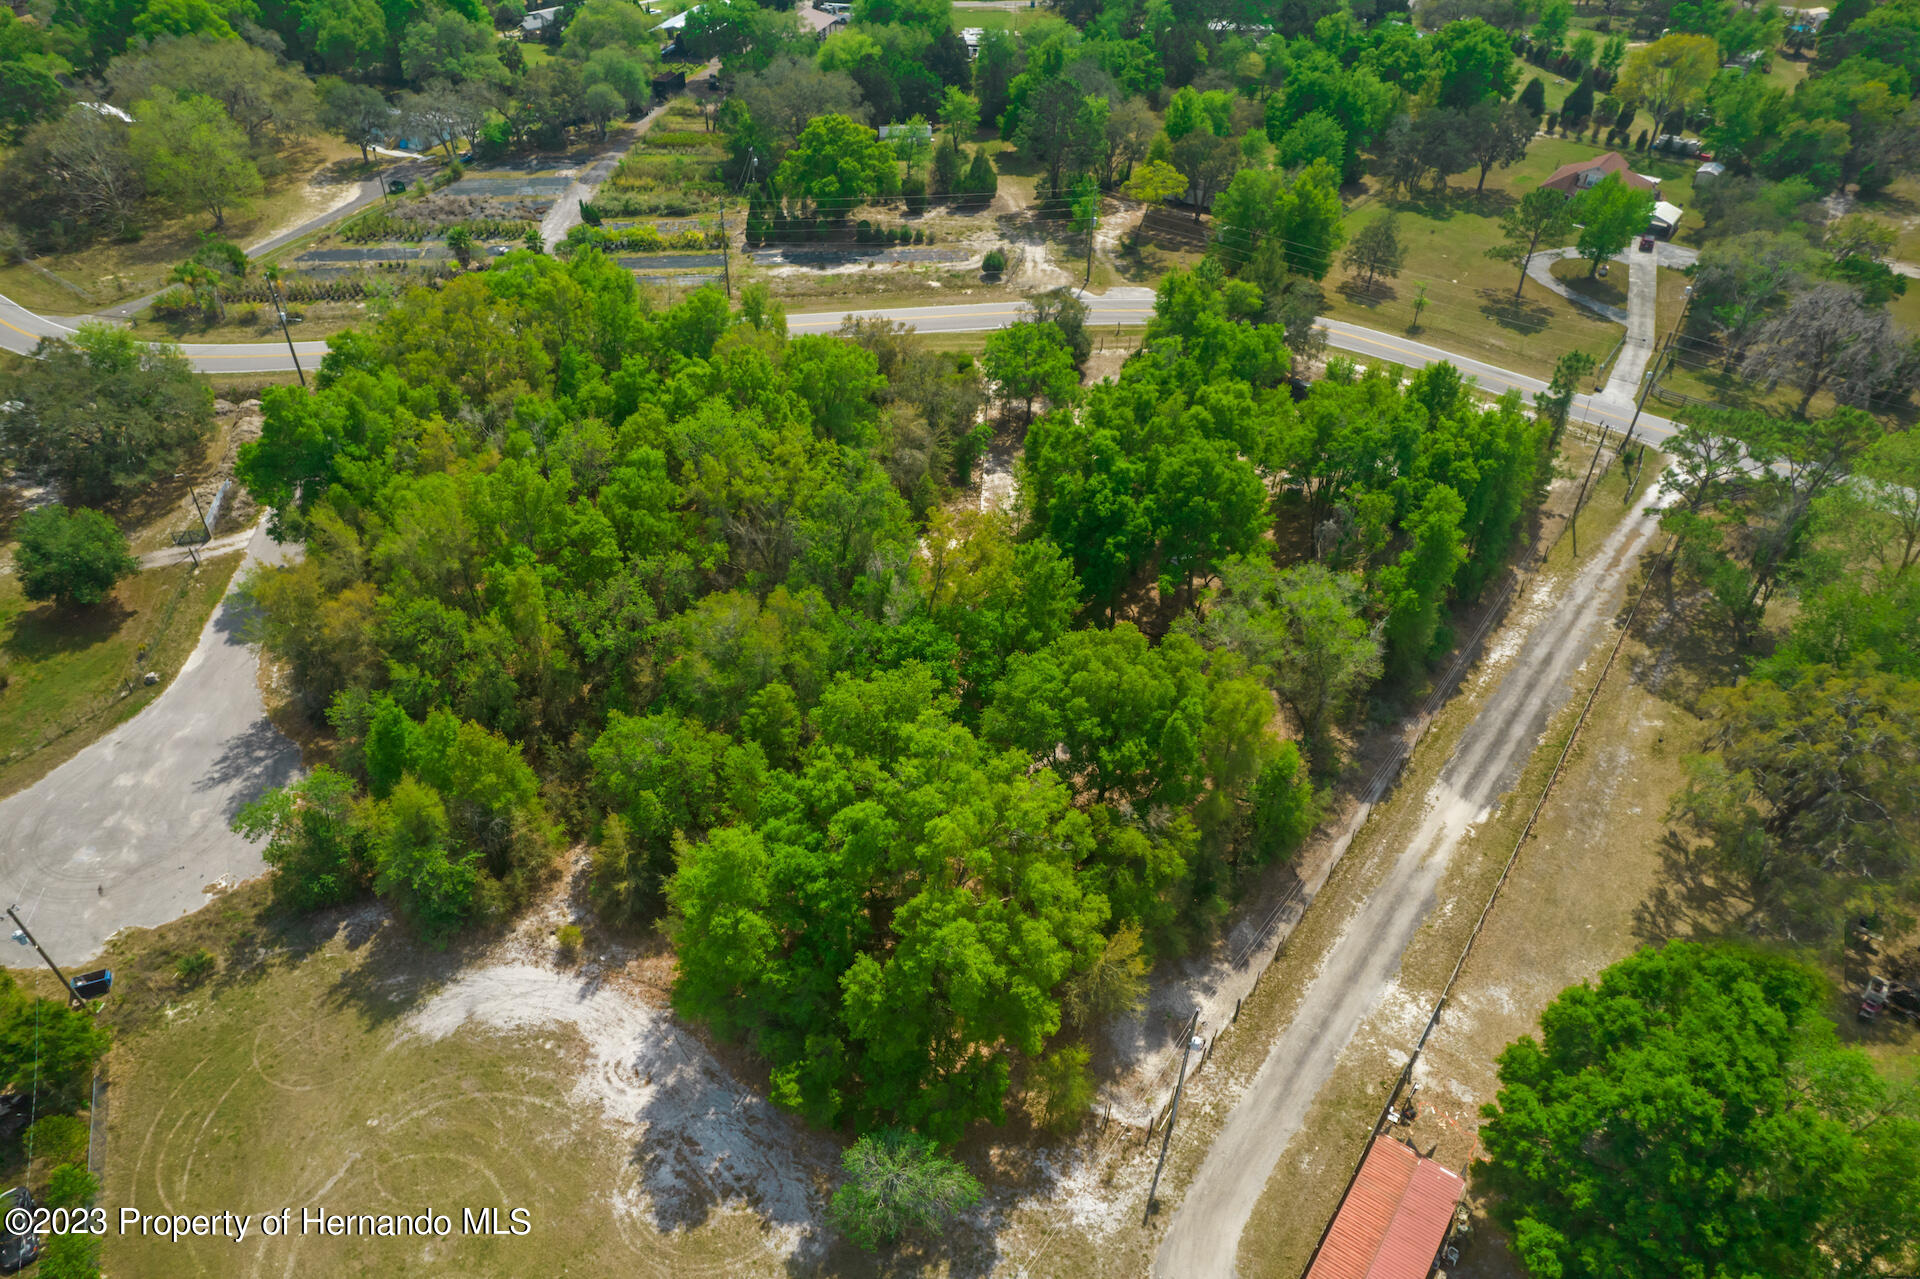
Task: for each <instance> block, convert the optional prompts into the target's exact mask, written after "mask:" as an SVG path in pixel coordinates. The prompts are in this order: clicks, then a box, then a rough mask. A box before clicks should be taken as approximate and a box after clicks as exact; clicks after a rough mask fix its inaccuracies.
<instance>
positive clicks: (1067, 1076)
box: [1032, 1044, 1095, 1136]
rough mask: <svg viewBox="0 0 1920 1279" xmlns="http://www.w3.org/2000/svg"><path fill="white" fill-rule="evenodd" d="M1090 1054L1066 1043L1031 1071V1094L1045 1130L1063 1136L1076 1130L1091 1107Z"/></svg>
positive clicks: (1082, 1047) (1092, 1091) (1078, 1045)
mask: <svg viewBox="0 0 1920 1279" xmlns="http://www.w3.org/2000/svg"><path fill="white" fill-rule="evenodd" d="M1088 1057H1089V1053H1088V1052H1087V1049H1086V1048H1085V1047H1084V1046H1083V1045H1080V1044H1068V1045H1067V1046H1066V1047H1064V1048H1060V1049H1057V1050H1055V1051H1054V1052H1050V1053H1048V1054H1047V1055H1046V1056H1045V1057H1043V1058H1041V1059H1040V1061H1039V1062H1038V1063H1036V1064H1035V1066H1034V1068H1033V1079H1032V1084H1033V1091H1034V1094H1035V1099H1036V1100H1037V1101H1038V1102H1039V1107H1040V1123H1041V1126H1042V1127H1044V1128H1046V1129H1047V1131H1049V1132H1053V1133H1058V1134H1060V1135H1062V1136H1065V1135H1066V1134H1067V1133H1070V1132H1073V1131H1074V1130H1075V1129H1077V1128H1079V1127H1080V1125H1081V1123H1082V1122H1083V1121H1084V1120H1085V1119H1086V1115H1087V1108H1088V1107H1089V1106H1091V1105H1092V1104H1093V1096H1094V1091H1095V1090H1094V1086H1093V1076H1092V1075H1091V1074H1089V1073H1088V1071H1087V1060H1088Z"/></svg>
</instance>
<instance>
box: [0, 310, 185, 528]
mask: <svg viewBox="0 0 1920 1279" xmlns="http://www.w3.org/2000/svg"><path fill="white" fill-rule="evenodd" d="M34 356H35V358H34V359H32V360H29V361H26V362H25V363H24V364H23V365H22V366H21V367H19V368H18V369H16V370H14V371H12V372H6V373H0V397H4V398H0V405H4V407H0V459H4V460H5V461H6V462H7V463H8V464H9V465H11V466H13V467H15V468H16V469H21V470H29V471H35V472H39V473H41V474H44V475H46V476H48V477H49V478H51V479H52V480H53V481H54V482H55V483H56V484H58V485H59V486H60V488H61V490H62V492H63V493H64V494H65V495H66V496H67V497H68V498H70V499H74V500H78V501H83V502H103V501H108V500H111V499H113V498H117V497H120V496H122V495H123V494H125V493H127V492H129V491H131V490H133V489H136V488H138V487H140V486H142V485H144V484H146V483H148V482H149V481H151V480H153V479H155V478H157V477H159V476H161V475H168V474H172V473H173V472H174V471H176V470H178V469H179V468H180V466H181V464H182V463H183V462H184V461H185V460H186V459H187V458H188V457H189V456H190V455H191V453H192V451H193V450H194V449H196V448H198V447H199V446H200V444H201V443H202V442H203V441H204V440H205V439H206V436H207V432H208V431H209V430H210V429H211V428H212V425H213V393H212V391H211V390H210V389H208V387H207V384H206V383H205V382H204V381H203V380H202V379H201V378H200V377H198V376H197V375H196V374H195V373H194V371H193V368H192V366H191V365H189V364H188V363H187V361H186V358H185V357H184V356H182V355H181V354H180V350H179V348H178V347H175V346H170V345H167V344H165V343H148V342H143V341H138V340H136V339H135V338H134V337H133V335H132V334H131V333H129V332H127V331H126V330H124V329H116V328H113V327H111V326H110V325H105V324H83V325H81V326H80V329H79V332H77V333H76V334H74V336H73V337H72V338H71V339H67V338H43V339H41V342H40V345H39V346H37V347H36V348H34Z"/></svg>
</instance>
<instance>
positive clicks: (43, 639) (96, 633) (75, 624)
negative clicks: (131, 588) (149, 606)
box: [4, 596, 134, 662]
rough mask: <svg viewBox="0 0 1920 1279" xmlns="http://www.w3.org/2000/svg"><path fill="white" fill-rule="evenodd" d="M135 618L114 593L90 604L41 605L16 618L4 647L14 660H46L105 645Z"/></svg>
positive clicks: (131, 611)
mask: <svg viewBox="0 0 1920 1279" xmlns="http://www.w3.org/2000/svg"><path fill="white" fill-rule="evenodd" d="M133 617H134V612H133V610H132V609H130V608H128V607H127V606H126V605H124V604H122V603H121V602H120V601H119V599H118V598H117V597H112V596H109V597H108V598H107V599H105V600H102V601H101V602H100V603H98V604H95V605H92V606H91V607H73V608H63V607H60V606H59V605H55V604H42V605H40V606H39V607H37V608H30V609H27V610H26V611H24V612H22V613H21V614H20V615H19V616H18V617H17V618H16V619H15V620H14V624H13V633H12V634H11V635H9V636H7V642H6V644H5V646H4V650H5V652H6V655H7V656H8V657H10V658H13V659H14V660H15V661H20V662H43V661H45V660H47V659H48V658H50V657H59V656H63V655H66V654H71V653H78V652H81V651H82V650H84V649H89V648H92V647H93V646H94V645H96V644H103V643H105V642H107V641H108V640H111V639H113V638H114V636H116V635H118V634H119V633H120V629H121V628H122V627H123V626H125V625H126V624H127V623H128V622H130V621H132V620H133Z"/></svg>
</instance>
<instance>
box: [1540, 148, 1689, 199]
mask: <svg viewBox="0 0 1920 1279" xmlns="http://www.w3.org/2000/svg"><path fill="white" fill-rule="evenodd" d="M1609 173H1613V174H1617V175H1619V178H1620V180H1621V181H1622V182H1624V183H1626V184H1627V185H1628V186H1630V187H1634V188H1637V189H1638V190H1641V191H1649V192H1652V194H1653V198H1654V199H1656V200H1658V199H1659V198H1660V179H1659V178H1650V177H1648V176H1647V175H1646V174H1644V173H1635V172H1634V171H1633V166H1632V165H1630V164H1628V163H1627V159H1626V157H1625V156H1623V155H1621V154H1620V153H1619V152H1618V151H1609V152H1607V153H1606V154H1605V155H1599V156H1595V157H1594V158H1593V159H1591V160H1577V161H1575V162H1574V163H1572V164H1563V165H1561V166H1560V167H1559V168H1557V169H1555V170H1554V171H1553V173H1552V175H1551V176H1549V177H1548V178H1547V180H1546V181H1545V182H1542V183H1541V184H1540V185H1541V186H1543V187H1547V188H1548V189H1550V190H1554V191H1558V192H1560V193H1561V194H1563V195H1566V196H1576V195H1579V194H1580V193H1581V192H1582V191H1584V190H1586V189H1587V188H1588V187H1590V186H1592V185H1593V184H1594V183H1596V182H1599V181H1600V180H1601V179H1603V178H1605V177H1606V176H1607V175H1608V174H1609Z"/></svg>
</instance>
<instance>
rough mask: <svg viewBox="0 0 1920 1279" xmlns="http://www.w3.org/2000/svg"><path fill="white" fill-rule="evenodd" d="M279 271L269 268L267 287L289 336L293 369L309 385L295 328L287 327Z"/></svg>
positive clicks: (288, 341)
mask: <svg viewBox="0 0 1920 1279" xmlns="http://www.w3.org/2000/svg"><path fill="white" fill-rule="evenodd" d="M277 274H278V273H277V272H275V271H274V270H273V269H272V268H268V270H267V289H268V291H269V292H271V293H272V294H273V309H274V310H275V311H277V312H279V314H280V331H281V332H282V333H284V334H286V337H287V354H288V355H290V356H292V357H293V371H294V372H295V373H298V374H299V375H300V385H301V386H302V387H303V388H304V387H305V386H306V385H307V371H306V370H305V369H303V368H301V367H300V352H298V351H296V350H294V349H293V330H292V329H290V328H288V327H287V308H286V307H285V306H283V305H281V303H280V285H279V284H278V282H277V280H276V276H277Z"/></svg>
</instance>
